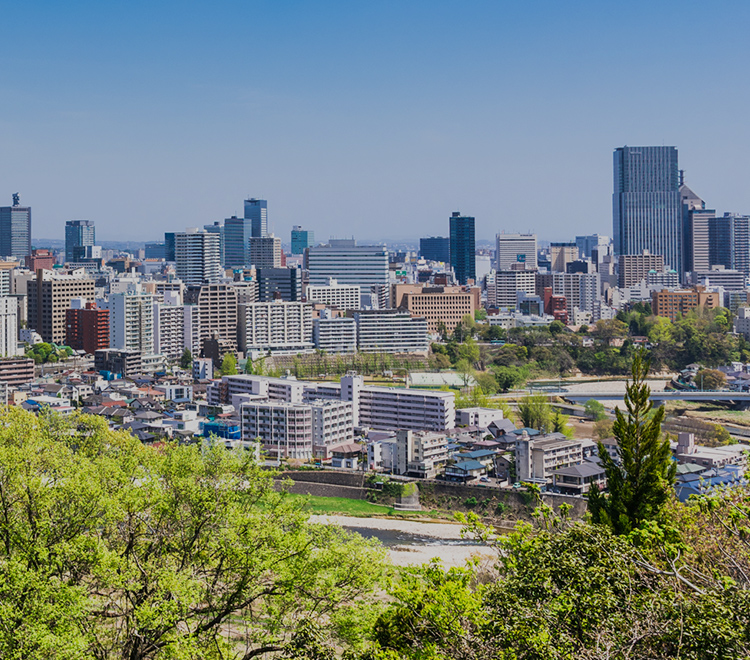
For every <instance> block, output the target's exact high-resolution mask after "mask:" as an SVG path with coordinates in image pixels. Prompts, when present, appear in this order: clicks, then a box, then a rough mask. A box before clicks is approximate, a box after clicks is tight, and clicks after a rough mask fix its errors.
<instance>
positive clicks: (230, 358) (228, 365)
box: [221, 353, 237, 376]
mask: <svg viewBox="0 0 750 660" xmlns="http://www.w3.org/2000/svg"><path fill="white" fill-rule="evenodd" d="M236 373H237V358H236V357H234V354H233V353H227V354H226V355H225V356H224V359H223V360H222V361H221V375H222V376H234V375H235V374H236Z"/></svg>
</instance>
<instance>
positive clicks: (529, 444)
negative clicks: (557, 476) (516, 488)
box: [515, 431, 583, 483]
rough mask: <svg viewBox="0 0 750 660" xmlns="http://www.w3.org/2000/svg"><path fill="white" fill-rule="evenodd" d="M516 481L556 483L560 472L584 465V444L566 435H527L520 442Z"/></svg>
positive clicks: (524, 432) (525, 433)
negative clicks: (554, 474)
mask: <svg viewBox="0 0 750 660" xmlns="http://www.w3.org/2000/svg"><path fill="white" fill-rule="evenodd" d="M515 449H516V480H517V481H520V482H525V481H527V482H532V483H540V482H547V483H552V478H553V473H554V471H555V470H557V469H559V468H565V467H570V466H571V465H579V464H580V463H582V462H583V444H582V442H581V440H568V439H567V438H566V437H565V436H564V435H563V434H562V433H550V434H547V435H539V436H529V434H528V433H527V432H526V431H523V432H522V433H521V434H520V435H519V436H518V438H517V440H516V447H515Z"/></svg>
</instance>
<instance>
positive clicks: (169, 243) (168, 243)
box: [164, 231, 175, 261]
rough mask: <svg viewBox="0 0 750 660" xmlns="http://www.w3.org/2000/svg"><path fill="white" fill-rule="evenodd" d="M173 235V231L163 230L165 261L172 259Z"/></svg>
mask: <svg viewBox="0 0 750 660" xmlns="http://www.w3.org/2000/svg"><path fill="white" fill-rule="evenodd" d="M174 236H175V232H173V231H166V232H164V259H166V260H167V261H174V260H175V258H174Z"/></svg>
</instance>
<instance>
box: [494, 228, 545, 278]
mask: <svg viewBox="0 0 750 660" xmlns="http://www.w3.org/2000/svg"><path fill="white" fill-rule="evenodd" d="M495 261H496V268H497V270H498V271H500V270H514V269H517V268H522V269H526V270H536V268H537V265H538V263H537V258H536V234H497V236H496V237H495ZM519 264H520V266H519Z"/></svg>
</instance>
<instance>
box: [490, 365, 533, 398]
mask: <svg viewBox="0 0 750 660" xmlns="http://www.w3.org/2000/svg"><path fill="white" fill-rule="evenodd" d="M492 373H493V374H494V375H495V380H496V381H497V386H498V387H499V388H500V390H501V391H503V392H507V391H508V390H511V389H513V388H514V387H518V386H520V385H523V384H524V383H525V382H526V377H525V375H524V372H523V371H522V370H521V369H519V368H518V367H502V366H501V367H492Z"/></svg>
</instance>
